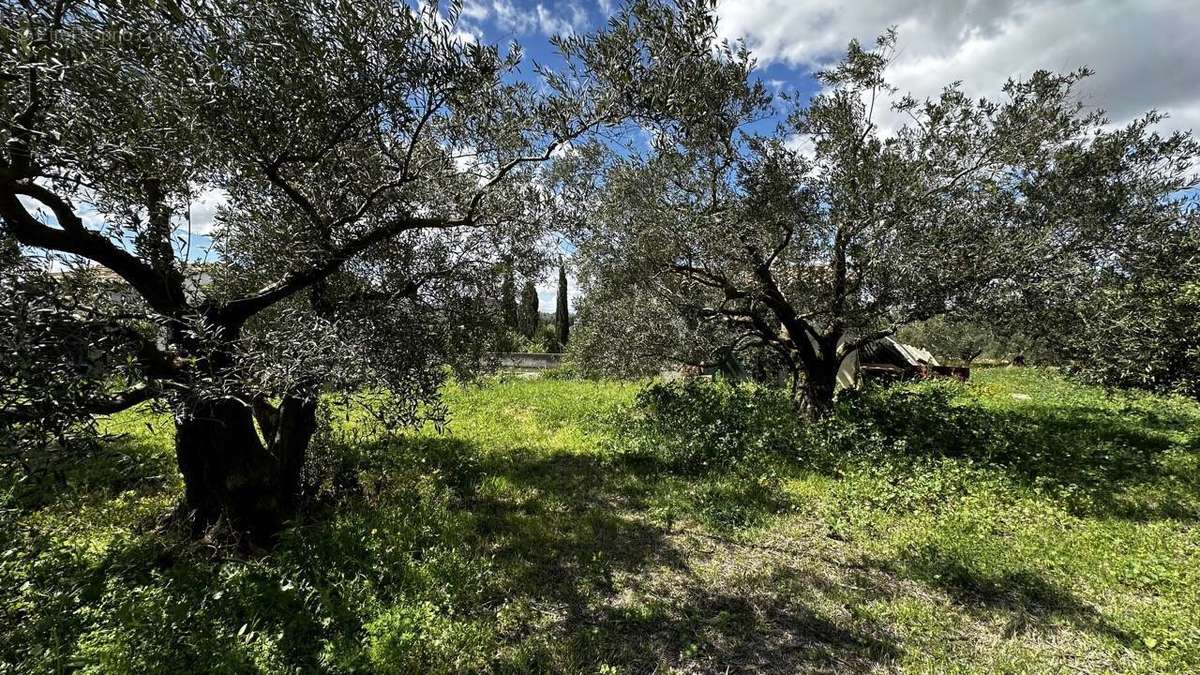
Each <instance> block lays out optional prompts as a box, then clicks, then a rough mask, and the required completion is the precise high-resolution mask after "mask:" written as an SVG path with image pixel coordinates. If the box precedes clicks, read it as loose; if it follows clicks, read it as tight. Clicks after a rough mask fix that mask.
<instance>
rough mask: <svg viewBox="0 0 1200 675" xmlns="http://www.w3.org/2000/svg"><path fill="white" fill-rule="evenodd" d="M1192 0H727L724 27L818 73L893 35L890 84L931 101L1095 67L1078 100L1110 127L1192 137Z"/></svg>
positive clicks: (1198, 74) (1195, 96)
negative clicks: (1148, 117) (1140, 119)
mask: <svg viewBox="0 0 1200 675" xmlns="http://www.w3.org/2000/svg"><path fill="white" fill-rule="evenodd" d="M1196 10H1197V7H1196V4H1195V0H1143V1H1140V2H1133V1H1121V0H891V1H890V2H878V1H877V0H807V1H805V2H794V1H793V0H757V1H753V2H750V1H745V0H724V2H722V3H721V4H720V6H719V10H718V11H719V13H720V15H721V31H722V32H723V33H724V34H725V35H726V36H728V37H745V38H746V40H747V43H748V44H749V45H750V47H751V49H752V50H753V51H754V53H755V55H756V56H757V57H758V58H759V59H760V61H761V62H763V63H770V62H776V61H778V62H785V63H788V64H791V65H793V66H797V67H802V68H819V67H820V66H821V65H823V64H827V63H830V62H832V61H834V60H836V59H837V58H838V56H839V55H840V54H841V53H842V52H843V51H844V50H845V47H846V44H847V43H848V42H849V40H850V39H851V38H857V39H858V40H860V41H861V42H863V43H864V44H871V42H872V41H873V40H874V38H875V36H876V35H878V34H879V33H880V32H882V31H883V30H884V29H886V28H887V27H888V26H896V27H897V29H898V32H899V49H898V54H897V56H896V59H895V62H894V66H893V68H892V70H891V72H890V75H889V77H890V79H891V81H892V82H893V84H895V85H896V86H898V87H899V88H900V89H901V91H902V92H912V93H913V94H915V95H917V96H932V95H936V94H937V93H938V92H940V91H941V89H942V87H944V86H945V85H946V84H949V83H950V82H953V81H956V80H961V81H962V82H963V87H964V89H965V90H966V91H967V92H968V93H971V94H973V95H984V94H992V95H994V94H995V93H997V92H998V90H999V88H1000V86H1001V85H1002V84H1003V83H1004V81H1005V80H1006V79H1007V78H1008V77H1010V76H1014V77H1022V76H1028V75H1030V74H1031V73H1032V72H1034V71H1035V70H1038V69H1043V68H1044V69H1050V70H1056V71H1067V70H1074V69H1075V68H1078V67H1080V66H1088V67H1090V68H1092V69H1093V70H1095V71H1096V75H1095V76H1093V77H1092V78H1090V79H1089V80H1088V81H1087V82H1086V83H1085V85H1084V86H1083V88H1082V89H1081V96H1082V102H1083V103H1085V104H1086V105H1089V106H1095V107H1099V108H1103V109H1105V110H1107V111H1108V113H1109V117H1110V118H1111V119H1112V121H1113V122H1115V123H1122V122H1126V121H1128V120H1130V119H1132V118H1134V117H1136V116H1137V115H1139V114H1140V113H1142V112H1145V111H1147V110H1149V109H1151V108H1156V109H1158V110H1161V111H1164V112H1167V113H1169V114H1170V115H1171V119H1169V120H1168V121H1167V122H1166V123H1165V125H1164V126H1165V127H1166V128H1168V129H1188V128H1192V129H1196V130H1197V131H1200V87H1197V86H1196V83H1197V82H1200V49H1196V48H1195V44H1194V43H1195V40H1196V38H1197V35H1200V12H1197V11H1196Z"/></svg>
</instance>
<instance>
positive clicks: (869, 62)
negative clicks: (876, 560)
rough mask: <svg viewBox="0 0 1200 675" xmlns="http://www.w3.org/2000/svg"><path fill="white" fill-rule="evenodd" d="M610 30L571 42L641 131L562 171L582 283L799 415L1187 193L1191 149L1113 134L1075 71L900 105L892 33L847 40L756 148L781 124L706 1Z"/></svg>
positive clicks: (1183, 140)
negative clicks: (668, 329) (724, 364)
mask: <svg viewBox="0 0 1200 675" xmlns="http://www.w3.org/2000/svg"><path fill="white" fill-rule="evenodd" d="M614 31H615V35H616V36H617V38H618V39H614V40H611V41H609V42H606V43H603V44H601V45H593V44H589V43H587V42H586V41H582V40H581V41H578V42H576V43H574V44H573V45H572V46H573V47H574V48H575V49H576V50H577V51H578V52H579V53H580V54H581V58H582V59H584V60H587V61H591V62H594V63H596V64H597V65H596V70H597V71H599V72H602V73H605V74H606V76H607V77H608V78H609V79H610V81H611V82H612V85H613V87H614V88H616V89H618V90H622V91H624V92H625V93H626V96H627V97H628V98H629V100H631V101H633V105H634V107H635V108H636V110H637V113H638V114H637V116H636V120H637V124H638V126H637V127H636V128H635V129H632V130H631V132H630V134H629V136H628V141H627V142H626V143H625V144H624V145H622V146H620V147H615V148H614V146H613V145H611V144H610V145H607V146H599V145H595V146H593V147H591V148H587V149H580V150H579V151H578V152H577V153H575V155H574V156H573V157H572V158H571V165H570V167H569V169H565V170H564V175H565V176H566V177H565V179H564V180H565V181H566V182H568V183H569V184H571V185H572V186H573V189H574V190H575V191H576V195H577V196H576V198H575V199H574V200H573V201H572V203H573V204H578V205H583V206H582V207H581V209H580V210H579V216H578V219H577V220H578V223H579V227H578V231H577V232H576V237H577V239H578V241H579V244H580V252H581V257H582V260H583V269H584V276H585V279H586V280H588V283H589V284H591V285H592V287H595V288H603V287H604V286H614V287H615V286H625V287H636V288H638V290H639V292H640V293H641V294H642V295H641V297H643V298H646V297H649V296H651V295H652V296H653V297H654V298H655V300H654V301H653V302H651V301H649V300H642V302H640V303H638V307H637V310H638V313H640V314H641V315H646V314H647V312H646V311H645V308H646V306H647V305H649V306H659V307H670V308H672V311H673V312H674V313H676V314H677V315H679V316H682V317H684V319H685V322H694V321H708V322H717V323H721V324H723V325H724V326H725V329H726V330H727V331H728V333H729V335H730V336H731V338H732V339H733V342H732V344H729V343H727V344H724V345H722V346H721V348H722V349H728V348H732V349H734V350H742V349H765V350H769V351H772V352H774V353H775V354H776V355H777V356H778V357H779V358H780V359H781V360H782V361H783V362H784V363H786V364H787V366H788V368H789V369H790V370H791V371H792V372H793V373H794V381H795V386H796V391H797V394H798V396H799V397H800V398H801V399H802V400H803V401H805V402H806V403H807V404H808V406H809V409H810V411H811V412H813V413H815V414H821V413H822V412H824V411H826V410H828V407H829V404H830V402H831V400H832V396H833V389H834V379H835V374H836V372H837V370H838V367H839V365H840V364H841V362H842V360H843V359H844V358H845V357H846V356H847V355H848V354H850V353H852V352H853V351H854V350H855V349H856V348H858V347H859V346H861V345H863V344H865V343H867V342H869V341H871V340H875V339H878V338H880V337H882V336H886V335H890V334H892V333H894V332H895V331H896V330H898V329H899V328H900V327H902V326H904V325H906V324H907V323H910V322H913V321H917V320H922V319H928V318H930V317H933V316H937V315H941V314H946V313H954V312H959V311H963V310H965V309H968V308H971V307H973V306H976V305H978V304H979V303H981V302H982V301H983V300H985V299H986V298H990V297H994V296H995V295H997V294H1002V293H1005V292H1008V291H1011V290H1012V289H1016V288H1024V287H1027V286H1029V285H1031V284H1035V283H1040V282H1041V281H1043V280H1045V279H1048V278H1060V277H1061V276H1062V275H1070V274H1075V273H1077V272H1078V271H1079V270H1081V269H1089V268H1090V266H1091V265H1093V264H1094V263H1095V261H1096V260H1097V257H1098V256H1102V255H1104V254H1105V252H1107V251H1111V250H1112V246H1111V244H1112V242H1113V241H1114V240H1115V239H1119V237H1120V234H1121V233H1122V232H1125V231H1129V230H1135V229H1139V228H1144V227H1148V226H1151V225H1152V224H1154V223H1157V222H1159V221H1161V220H1163V219H1164V218H1167V219H1169V218H1170V217H1171V216H1170V213H1171V211H1172V209H1174V208H1175V207H1174V206H1172V205H1171V204H1170V203H1169V200H1168V199H1167V197H1168V196H1169V195H1171V194H1172V193H1174V192H1176V191H1178V190H1180V189H1182V188H1184V187H1186V186H1187V185H1188V184H1189V183H1188V179H1187V178H1186V177H1185V173H1184V171H1185V169H1186V167H1187V166H1188V164H1189V163H1190V161H1191V160H1192V158H1193V156H1194V150H1195V149H1194V144H1193V143H1192V141H1191V140H1190V138H1189V137H1188V136H1186V135H1182V134H1177V135H1173V136H1169V137H1160V136H1159V135H1157V134H1156V133H1154V132H1153V131H1152V126H1153V123H1154V122H1155V121H1157V119H1158V116H1157V115H1155V114H1150V115H1148V116H1146V117H1145V118H1143V119H1141V120H1138V121H1137V122H1135V123H1133V124H1131V125H1130V126H1128V127H1125V128H1115V129H1114V128H1110V127H1109V126H1108V125H1107V124H1106V120H1105V119H1104V118H1103V116H1102V113H1101V112H1099V111H1096V110H1090V109H1087V108H1085V107H1084V106H1083V105H1082V104H1081V103H1080V102H1079V101H1078V97H1077V96H1076V94H1075V92H1076V86H1077V84H1078V83H1079V81H1080V80H1081V79H1082V78H1084V77H1086V76H1087V75H1088V73H1087V71H1086V70H1080V71H1077V72H1073V73H1068V74H1055V73H1050V72H1037V73H1034V74H1033V75H1031V76H1030V77H1029V78H1028V79H1025V80H1011V81H1009V82H1008V83H1007V84H1006V85H1005V87H1004V89H1003V96H1002V97H1000V98H999V99H996V100H988V99H979V100H975V99H972V98H970V97H968V96H967V95H966V94H965V93H963V91H962V89H961V88H960V87H959V86H958V85H956V84H951V85H949V86H947V87H946V88H945V90H944V91H943V92H942V94H941V95H940V96H938V97H936V98H933V99H930V100H924V101H919V100H915V99H913V98H911V97H908V96H903V95H900V93H899V92H897V91H895V90H894V89H893V88H892V87H890V86H889V85H888V83H887V80H886V73H887V67H888V63H889V61H890V58H891V56H892V54H893V52H894V50H895V48H896V38H895V35H894V34H892V33H890V32H889V33H886V34H884V35H883V36H882V37H881V38H880V39H879V40H878V41H877V43H876V44H875V45H874V47H873V48H871V49H867V48H864V47H862V46H860V45H859V44H857V43H851V45H850V47H849V50H848V52H847V54H846V57H845V58H844V59H843V60H842V61H841V62H839V63H837V64H835V65H834V66H832V67H830V68H829V69H827V70H825V71H824V72H822V73H820V74H819V76H818V79H819V81H820V83H821V84H822V86H823V88H822V90H821V91H820V92H819V93H818V94H816V95H815V96H813V97H812V99H811V100H809V101H786V100H785V101H784V107H783V109H784V111H785V112H786V113H787V116H786V122H784V123H783V124H781V125H779V127H778V128H777V129H776V130H775V131H774V132H773V133H763V132H762V131H761V129H762V127H763V120H764V119H766V118H769V117H771V116H773V115H774V114H776V113H777V112H779V109H778V108H776V107H775V104H774V103H773V102H772V101H771V99H770V97H769V96H768V95H767V93H766V91H765V90H764V87H763V85H762V84H761V83H760V82H758V80H757V79H756V78H754V77H753V71H754V65H755V64H754V62H753V60H752V58H751V57H750V55H749V53H748V52H747V50H746V49H745V48H744V47H743V46H740V45H737V44H729V43H723V42H720V41H718V40H717V38H716V34H717V33H716V24H715V18H714V13H713V11H712V7H711V3H708V2H695V3H692V2H687V3H681V4H679V5H671V4H659V3H641V4H637V5H635V6H634V9H633V11H632V12H631V13H630V14H628V15H626V16H625V17H624V18H623V19H621V20H619V21H617V22H616V23H615V24H614ZM613 50H616V51H622V52H623V53H625V54H626V55H627V56H626V58H625V59H622V58H616V59H613V58H612V56H611V52H612V51H613ZM626 59H631V60H633V61H635V62H636V63H637V64H638V65H637V67H635V68H633V69H624V70H620V71H616V70H606V69H605V68H604V64H605V63H606V62H610V61H616V62H620V61H623V60H626ZM593 311H595V310H593ZM627 316H628V317H630V318H631V319H634V318H636V316H637V313H630V314H627ZM656 321H661V319H656ZM660 325H661V324H660ZM655 329H656V327H655V326H654V325H649V326H646V327H645V328H644V330H646V331H654V330H655ZM685 351H686V350H685Z"/></svg>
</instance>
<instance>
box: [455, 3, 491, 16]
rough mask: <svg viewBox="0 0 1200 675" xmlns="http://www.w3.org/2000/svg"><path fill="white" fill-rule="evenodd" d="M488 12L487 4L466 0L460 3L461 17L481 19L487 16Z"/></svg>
mask: <svg viewBox="0 0 1200 675" xmlns="http://www.w3.org/2000/svg"><path fill="white" fill-rule="evenodd" d="M489 14H491V12H490V11H489V10H488V6H487V5H485V4H483V3H481V2H476V1H475V0H467V2H464V3H463V4H462V16H463V18H466V19H471V20H472V21H483V20H484V19H486V18H488V15H489Z"/></svg>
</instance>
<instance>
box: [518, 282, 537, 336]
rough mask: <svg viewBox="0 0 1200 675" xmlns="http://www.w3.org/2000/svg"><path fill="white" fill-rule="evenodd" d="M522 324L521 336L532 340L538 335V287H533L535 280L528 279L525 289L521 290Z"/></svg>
mask: <svg viewBox="0 0 1200 675" xmlns="http://www.w3.org/2000/svg"><path fill="white" fill-rule="evenodd" d="M520 324H521V325H520V331H521V335H524V336H525V337H527V338H529V339H531V340H532V339H533V336H534V335H537V327H538V294H537V287H536V286H534V285H533V279H527V280H526V281H525V287H524V288H522V289H521V315H520Z"/></svg>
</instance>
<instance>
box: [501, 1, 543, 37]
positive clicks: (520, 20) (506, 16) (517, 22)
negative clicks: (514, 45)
mask: <svg viewBox="0 0 1200 675" xmlns="http://www.w3.org/2000/svg"><path fill="white" fill-rule="evenodd" d="M492 10H493V12H494V13H495V16H496V23H497V25H499V26H500V27H501V28H503V29H504V30H507V31H510V32H513V33H528V32H529V31H531V30H533V28H534V26H536V25H537V22H536V20H535V18H534V14H532V13H528V12H525V11H523V10H521V9H519V8H517V7H515V6H514V5H513V4H512V2H510V1H509V0H493V2H492Z"/></svg>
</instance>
